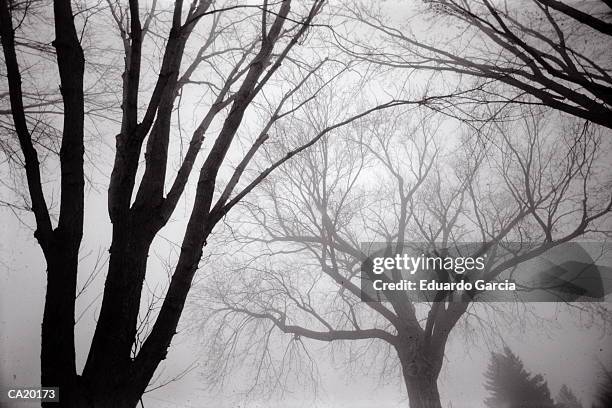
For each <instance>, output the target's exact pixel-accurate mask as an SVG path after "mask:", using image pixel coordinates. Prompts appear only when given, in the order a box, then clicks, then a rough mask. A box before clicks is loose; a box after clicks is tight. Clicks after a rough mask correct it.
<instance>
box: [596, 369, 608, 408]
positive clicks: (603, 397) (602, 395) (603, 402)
mask: <svg viewBox="0 0 612 408" xmlns="http://www.w3.org/2000/svg"><path fill="white" fill-rule="evenodd" d="M601 377H603V378H602V379H601V383H600V384H599V389H598V391H597V396H596V398H595V404H593V408H609V407H612V370H610V369H609V368H606V367H602V368H601Z"/></svg>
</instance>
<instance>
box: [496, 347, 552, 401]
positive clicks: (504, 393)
mask: <svg viewBox="0 0 612 408" xmlns="http://www.w3.org/2000/svg"><path fill="white" fill-rule="evenodd" d="M485 378H486V382H485V388H486V389H487V390H488V391H489V393H490V394H491V395H490V397H489V398H487V399H486V400H485V405H486V406H487V407H490V408H555V404H554V402H553V400H552V398H551V397H550V391H549V390H548V385H547V384H546V381H544V378H543V377H542V375H540V374H537V375H532V374H531V373H529V372H528V371H527V370H526V369H525V367H524V366H523V362H522V361H521V359H520V358H519V357H518V356H517V355H515V354H514V353H513V352H512V350H510V349H509V348H508V347H505V348H504V351H503V352H502V353H492V354H491V361H490V362H489V366H488V368H487V372H486V373H485Z"/></svg>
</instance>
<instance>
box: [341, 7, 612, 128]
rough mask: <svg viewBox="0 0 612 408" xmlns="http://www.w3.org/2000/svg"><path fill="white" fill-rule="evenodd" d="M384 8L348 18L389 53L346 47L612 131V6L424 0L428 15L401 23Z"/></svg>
mask: <svg viewBox="0 0 612 408" xmlns="http://www.w3.org/2000/svg"><path fill="white" fill-rule="evenodd" d="M384 7H385V5H384V4H383V5H365V6H363V7H350V8H349V9H348V11H347V13H348V15H349V16H350V18H353V19H357V20H358V21H360V22H362V23H364V24H365V25H366V26H368V27H370V28H371V29H372V30H373V31H374V32H375V33H379V34H380V41H381V44H384V45H382V47H384V48H383V49H384V52H381V51H380V49H381V46H380V45H379V46H378V47H377V48H373V47H372V46H371V45H372V44H373V43H375V42H374V41H371V40H370V41H357V40H355V39H354V38H353V36H349V35H346V36H345V35H343V33H339V34H338V36H337V38H338V39H339V42H340V44H342V45H343V47H344V48H345V49H346V50H347V51H349V52H350V53H352V54H354V55H358V56H359V57H361V58H364V59H366V60H369V61H372V62H375V63H379V64H383V65H386V66H391V67H395V68H408V67H410V68H419V69H425V70H433V71H435V72H439V73H440V72H445V73H451V74H454V75H458V76H459V77H468V78H469V77H473V78H476V79H479V80H482V81H489V80H492V81H493V82H492V84H494V86H495V84H497V86H499V84H503V85H504V86H506V88H507V90H508V92H504V93H503V94H500V93H499V90H496V89H489V92H484V93H481V94H479V96H478V98H480V99H482V100H487V99H490V100H495V101H500V100H501V101H503V100H505V101H510V102H518V103H538V104H543V105H546V106H550V107H552V108H555V109H558V110H560V111H563V112H566V113H568V114H570V115H573V116H575V117H578V118H582V119H586V120H589V121H591V122H593V123H597V124H599V125H602V126H606V127H608V128H610V127H612V119H610V118H612V114H611V110H610V109H611V108H610V106H611V103H612V99H611V95H612V78H611V76H610V70H611V66H610V60H609V58H607V53H606V50H607V49H609V48H610V40H611V37H610V36H611V35H612V23H611V21H612V9H611V5H610V2H609V1H606V0H602V1H594V2H582V3H576V2H567V1H565V2H563V1H558V0H526V1H518V2H512V3H510V2H495V1H490V0H479V1H467V0H426V1H424V2H423V3H422V7H421V10H420V11H422V13H417V14H416V16H414V17H413V18H409V13H408V12H407V13H406V16H405V17H404V18H403V19H400V20H398V19H397V18H391V17H390V13H388V12H386V11H385V10H384ZM414 7H416V8H418V6H416V5H415V6H414ZM441 25H443V26H445V27H447V30H446V33H443V32H441V31H440V30H439V29H436V27H440V26H441ZM423 26H426V28H425V29H423ZM451 81H452V80H451ZM501 95H505V96H503V97H502V96H501Z"/></svg>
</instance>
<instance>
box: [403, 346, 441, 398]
mask: <svg viewBox="0 0 612 408" xmlns="http://www.w3.org/2000/svg"><path fill="white" fill-rule="evenodd" d="M400 361H401V364H402V375H403V377H404V383H405V384H406V391H407V392H408V401H409V403H410V408H442V403H441V402H440V393H439V392H438V373H439V371H438V370H435V369H432V367H431V362H430V361H428V360H427V358H426V357H424V356H423V354H422V353H420V352H417V353H414V354H413V357H412V358H406V357H402V356H400ZM434 365H435V366H441V361H440V364H434Z"/></svg>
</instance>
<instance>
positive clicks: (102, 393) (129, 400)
mask: <svg viewBox="0 0 612 408" xmlns="http://www.w3.org/2000/svg"><path fill="white" fill-rule="evenodd" d="M19 4H21V3H19ZM16 5H17V3H16V2H12V1H9V0H2V1H0V27H1V29H0V30H1V39H2V47H3V55H4V59H3V65H4V67H5V69H6V80H7V83H8V96H9V99H10V115H11V117H12V125H11V126H10V128H11V131H12V132H14V134H16V135H17V138H18V141H19V152H17V151H12V152H9V154H15V155H17V154H18V155H20V156H22V160H23V163H24V167H25V174H26V179H27V189H28V194H27V195H28V200H27V201H28V202H29V204H28V206H29V207H30V208H31V211H32V213H33V215H34V218H35V225H36V231H35V234H34V235H35V237H36V239H37V241H38V244H39V245H40V247H41V249H42V251H43V253H44V257H45V259H46V262H47V290H46V298H45V307H44V317H43V323H42V351H41V371H42V385H43V386H59V387H60V390H61V403H62V405H63V406H67V407H68V406H95V407H133V406H135V405H136V404H137V402H138V401H139V399H140V397H141V395H142V393H143V392H144V390H145V388H146V387H147V384H149V382H150V381H151V378H152V377H153V374H154V372H155V371H156V369H157V367H158V366H159V364H160V362H162V361H163V360H164V359H165V358H166V354H167V351H168V348H169V346H170V343H171V341H172V339H173V337H174V335H175V334H176V332H177V325H178V323H179V318H180V316H181V314H182V311H183V308H184V305H185V300H186V297H187V294H188V293H189V291H190V288H191V283H192V280H193V278H194V274H195V273H196V270H197V269H198V263H199V262H200V260H201V258H202V255H203V246H205V245H206V244H207V239H208V238H209V236H210V234H211V231H212V230H213V228H214V227H215V225H217V223H218V222H219V221H220V220H221V219H222V218H223V217H224V216H225V215H226V214H227V213H228V211H229V210H230V209H232V208H233V207H234V206H235V205H236V204H237V203H238V202H240V201H241V200H242V199H243V198H244V197H245V196H246V195H247V194H248V193H250V192H251V191H252V190H253V189H254V188H255V187H256V186H257V185H258V184H259V183H261V182H262V181H263V180H264V179H265V178H266V177H267V176H268V175H269V174H270V173H271V172H272V171H274V170H275V169H277V168H279V167H280V166H281V165H282V164H283V163H285V162H286V161H287V160H289V159H290V158H291V157H293V156H295V155H296V154H298V153H300V152H302V151H304V150H305V149H307V148H308V147H310V146H312V145H313V144H314V143H315V142H317V141H318V140H319V139H321V138H322V137H324V136H325V135H326V134H327V133H328V132H330V131H332V130H334V129H337V128H339V127H342V126H344V125H346V124H348V123H350V122H352V121H353V120H356V119H358V118H360V117H363V116H365V115H367V114H369V113H371V112H373V111H376V110H380V109H385V108H389V107H393V106H396V105H401V104H404V103H417V104H425V103H428V102H429V101H430V98H426V99H423V100H419V101H413V102H406V101H390V102H388V103H385V104H380V105H377V106H375V107H372V108H369V109H363V110H362V111H356V112H355V111H353V109H344V110H343V111H342V112H341V113H340V115H339V116H337V117H336V118H335V119H336V120H334V121H332V122H330V123H329V124H328V126H326V127H325V128H320V129H319V130H318V132H317V133H316V134H314V135H312V137H311V138H309V139H308V140H302V141H301V143H299V144H292V145H291V147H289V148H288V149H285V150H283V151H281V152H277V153H278V155H277V156H275V157H270V159H271V162H268V164H267V165H266V166H264V168H263V169H260V171H255V170H250V169H249V163H250V162H251V161H252V160H253V158H254V157H257V156H258V155H260V154H261V152H260V150H261V147H262V146H263V145H264V144H265V142H266V141H267V140H268V139H269V138H270V134H274V133H277V132H278V128H277V126H279V124H280V123H282V122H283V121H291V120H292V118H293V116H294V114H295V113H296V112H297V111H299V110H301V109H303V108H304V107H305V106H308V105H309V104H310V103H312V102H313V101H316V99H317V97H318V94H319V93H320V92H321V90H323V89H326V88H327V87H328V86H330V84H331V83H332V82H334V80H335V79H336V78H337V77H338V76H340V75H342V73H344V72H348V71H349V68H350V65H351V62H350V61H348V62H347V61H345V62H342V61H339V60H337V59H334V55H333V54H328V55H321V54H320V53H315V52H314V51H312V50H309V49H308V48H307V47H303V45H304V44H307V42H308V40H309V39H312V38H313V37H314V34H313V35H311V36H309V35H308V34H309V33H311V32H313V31H315V30H316V28H317V27H316V24H314V21H315V18H317V16H319V15H320V13H321V10H322V7H323V1H320V0H315V1H312V2H309V3H308V4H304V3H300V4H292V2H291V1H289V0H282V1H278V2H268V1H264V2H263V3H262V4H252V5H241V4H240V3H234V2H228V3H226V4H217V3H216V2H213V1H199V0H194V1H193V2H191V3H190V4H183V1H180V0H179V1H176V2H175V3H174V5H173V6H171V7H170V8H169V9H166V8H163V7H161V8H160V6H159V5H158V2H156V1H153V2H151V3H150V4H148V5H147V6H146V7H143V5H142V4H140V3H139V2H138V0H130V1H129V2H127V3H124V2H119V1H114V0H109V1H108V2H107V3H106V5H105V6H104V7H99V8H98V9H96V11H95V13H94V12H92V13H88V14H86V17H83V13H81V12H80V11H81V10H80V9H75V5H74V4H73V3H72V2H71V1H69V0H55V1H53V2H52V6H51V5H50V4H49V5H47V4H46V3H41V10H44V12H47V13H48V14H50V10H51V9H52V14H53V17H52V21H53V28H52V30H49V32H45V30H40V31H37V30H35V27H34V28H32V26H30V31H29V32H28V33H29V35H32V36H34V38H39V39H40V38H41V37H43V38H46V36H53V35H54V36H55V39H54V40H53V41H52V42H51V45H52V46H53V50H52V52H49V54H45V55H52V56H53V58H54V61H52V67H53V70H57V72H59V83H60V85H59V94H57V91H56V94H54V96H55V99H57V100H58V101H61V107H60V109H59V111H58V112H57V115H58V117H59V118H60V121H61V124H60V125H58V129H60V130H59V132H60V136H59V139H58V140H60V141H61V142H60V143H61V147H60V149H59V155H58V157H56V159H57V160H58V161H59V168H60V173H59V174H53V173H52V174H48V173H46V172H45V171H44V169H43V168H41V164H40V161H41V160H40V157H41V152H40V150H41V149H40V146H37V143H36V137H35V134H36V131H37V130H36V129H34V127H33V126H32V122H31V121H28V105H29V104H30V103H29V102H28V101H27V95H28V91H27V90H26V89H25V88H26V87H27V86H28V83H27V82H24V81H22V78H24V76H23V67H24V65H29V64H30V62H36V61H37V58H42V57H41V56H40V55H29V54H27V52H26V50H27V47H25V46H24V45H23V43H22V42H21V41H18V35H19V34H20V33H21V34H23V33H24V32H22V30H24V27H22V25H21V24H20V23H21V21H22V18H23V16H24V14H23V12H22V10H21V9H19V8H18V7H17V6H16ZM92 21H96V22H99V23H100V25H101V26H103V23H105V22H110V25H108V24H107V25H106V26H105V27H106V28H105V29H106V30H109V29H110V28H111V27H112V29H113V30H114V32H116V33H118V35H117V38H118V39H119V41H120V42H119V44H120V45H119V47H116V42H114V41H113V40H112V38H111V37H110V36H108V35H106V36H104V35H101V37H102V38H101V39H100V43H97V44H96V45H97V48H96V49H97V50H109V52H112V53H113V54H112V55H115V54H114V53H116V50H117V48H118V49H119V50H120V51H119V52H120V53H121V55H122V56H123V60H124V66H123V67H122V68H123V73H122V76H121V78H118V77H115V79H114V81H110V80H109V83H110V84H111V85H113V86H114V87H115V88H114V89H115V92H113V95H114V98H115V100H116V101H117V102H116V104H117V105H120V111H121V114H120V119H117V120H114V121H115V122H117V123H119V130H118V133H117V135H116V138H115V139H116V145H115V151H114V164H113V166H112V172H111V173H110V177H109V186H108V213H109V216H110V221H111V223H112V242H111V243H110V249H109V252H110V257H109V260H108V273H107V276H106V281H105V287H104V293H103V296H102V300H101V306H100V311H99V315H98V319H97V323H96V328H95V333H94V335H93V339H92V341H91V346H90V348H89V354H88V356H87V361H86V363H85V366H84V369H83V371H82V373H80V374H79V373H78V370H77V367H76V362H75V336H74V329H75V327H74V326H75V297H76V292H77V277H78V269H79V248H80V245H81V241H82V239H83V220H84V215H85V211H86V209H85V208H84V188H85V178H86V172H85V170H84V154H85V153H86V152H87V150H88V149H87V148H88V144H87V143H86V141H87V140H86V138H85V128H86V109H85V106H86V103H85V102H86V100H85V99H86V87H85V83H87V81H89V80H91V72H92V70H93V67H92V65H91V61H90V60H88V57H89V55H90V54H88V53H87V49H86V48H85V47H84V43H86V42H87V41H89V40H88V38H89V37H88V36H87V35H86V34H87V30H86V28H87V27H89V26H90V25H91V22H92ZM108 32H113V31H108ZM104 33H106V31H104ZM24 35H25V34H24ZM36 36H38V37H36ZM39 42H44V40H43V41H39ZM28 44H31V43H28ZM300 48H301V49H302V50H303V51H300V52H298V49H300ZM84 49H85V51H84ZM51 75H55V74H54V72H53V71H44V72H39V73H38V79H39V80H40V81H46V83H52V80H50V79H49V76H51ZM108 75H110V76H112V72H110V73H108ZM103 77H105V78H106V76H103ZM187 89H191V90H192V91H190V92H187V91H186V90H187ZM194 90H195V91H194ZM298 91H299V92H298ZM194 94H195V97H194ZM3 95H4V93H3ZM197 97H199V98H200V99H199V100H198V101H196V102H194V101H193V99H196V98H197ZM189 98H191V102H189V103H187V102H184V101H183V100H184V99H189ZM184 105H186V106H190V107H192V108H193V113H191V114H190V113H187V112H186V109H185V107H184ZM181 115H184V116H187V117H189V118H190V119H191V120H192V122H193V123H195V125H192V126H188V125H187V124H186V123H188V122H189V120H188V119H184V118H183V119H182V118H181ZM250 115H251V116H254V117H257V116H259V117H260V118H263V119H261V122H258V121H254V122H255V124H254V126H258V127H259V131H258V132H256V135H257V136H255V137H250V136H251V135H250V132H248V129H247V127H246V126H244V125H243V123H244V122H246V121H247V119H245V118H247V117H249V116H250ZM111 116H112V115H111ZM3 123H4V124H5V122H4V121H3ZM98 124H99V125H100V126H102V127H105V128H111V127H112V126H113V121H109V120H108V118H104V120H101V121H100V122H98ZM251 124H253V123H251ZM187 132H188V134H190V137H188V138H187V140H186V141H185V143H184V144H183V142H184V140H183V134H184V133H187ZM212 134H215V137H214V138H212V139H211V140H210V141H205V136H208V135H212ZM238 135H240V137H239V136H238ZM238 142H240V144H241V146H240V147H242V148H243V149H244V150H242V151H241V150H240V149H239V148H238V149H230V148H231V146H232V144H233V145H234V146H236V143H238ZM285 147H287V146H285ZM183 148H184V149H183ZM177 151H178V153H177ZM200 152H203V153H202V156H201V155H200ZM143 156H144V160H143ZM176 157H178V160H175V158H176ZM236 158H237V160H236ZM140 163H144V165H143V166H141V165H140ZM232 163H234V164H235V165H232ZM236 163H237V164H236ZM174 165H176V167H173V166H174ZM143 167H144V168H143ZM194 168H199V170H198V171H197V172H196V173H197V183H196V185H195V194H194V196H193V197H187V198H185V197H186V190H187V188H188V186H189V179H190V176H191V175H192V173H194ZM173 169H176V171H172V170H173ZM140 170H142V171H140ZM224 179H225V180H226V181H225V182H223V180H224ZM54 180H59V182H58V183H57V184H54V183H53V181H54ZM49 190H51V191H49ZM57 190H59V191H61V195H60V200H59V208H58V210H54V208H53V207H52V206H51V205H50V204H49V201H48V200H49V196H50V195H53V192H55V191H57ZM181 200H184V202H185V203H186V204H189V205H192V209H191V213H190V216H189V219H188V222H187V225H186V228H185V232H184V236H183V240H182V243H181V244H180V252H179V254H178V259H177V260H176V264H173V265H172V273H171V276H170V281H169V285H168V287H167V289H166V291H165V293H163V294H162V295H160V299H158V301H159V303H160V305H159V307H156V308H153V307H151V306H147V305H146V304H145V305H144V306H143V305H142V304H141V303H142V302H141V296H142V292H143V283H144V281H145V277H146V275H147V271H148V267H147V265H148V255H149V252H150V249H151V245H152V243H153V241H154V239H155V238H156V237H157V236H159V233H160V231H161V230H162V228H164V227H165V226H166V225H167V224H168V222H169V220H170V218H171V216H172V215H173V214H174V212H175V209H176V208H177V205H178V203H179V202H181ZM56 217H57V221H56ZM162 298H163V301H162V300H161V299H162ZM145 303H147V302H145ZM139 314H140V317H139ZM143 318H150V320H149V324H147V325H143V322H142V319H143ZM153 319H154V320H153Z"/></svg>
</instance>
